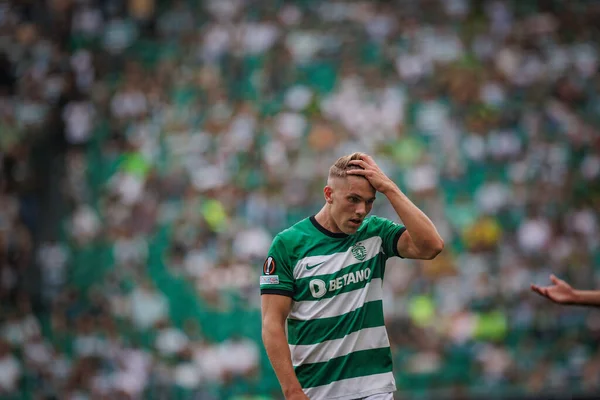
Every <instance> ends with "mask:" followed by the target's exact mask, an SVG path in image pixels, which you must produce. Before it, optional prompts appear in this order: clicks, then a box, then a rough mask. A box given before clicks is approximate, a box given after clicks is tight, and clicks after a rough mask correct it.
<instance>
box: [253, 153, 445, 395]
mask: <svg viewBox="0 0 600 400" xmlns="http://www.w3.org/2000/svg"><path fill="white" fill-rule="evenodd" d="M376 192H379V193H381V194H382V195H383V196H385V197H386V198H387V199H388V201H389V202H390V203H391V205H392V206H393V208H394V210H395V211H396V213H397V214H398V217H399V218H400V219H401V220H402V222H403V223H404V225H405V226H402V225H399V224H397V223H395V222H392V221H389V220H386V219H384V218H380V217H376V216H371V217H367V215H368V214H369V212H370V211H371V208H372V207H373V202H374V201H375V195H376ZM323 193H324V196H325V205H324V206H323V208H322V209H321V210H320V211H319V212H318V213H317V214H316V215H314V216H311V217H310V218H306V219H304V220H302V221H300V222H298V223H296V224H295V225H293V226H292V227H290V228H288V229H286V230H284V231H282V232H280V233H279V234H278V235H277V236H276V237H275V239H274V240H273V243H272V245H271V248H270V250H269V253H268V257H267V259H266V261H265V263H264V265H263V273H262V276H261V277H260V290H261V294H262V338H263V342H264V345H265V348H266V350H267V354H268V356H269V359H270V361H271V365H272V366H273V369H274V370H275V373H276V375H277V378H278V379H279V383H280V384H281V388H282V390H283V393H284V395H285V398H286V399H287V400H303V399H304V400H305V399H311V400H321V399H336V400H350V399H369V400H388V399H390V400H391V399H392V398H393V395H392V392H394V391H395V390H396V384H395V380H394V375H393V373H392V355H391V352H390V343H389V340H388V336H387V333H386V329H385V326H384V319H383V309H382V297H383V296H382V282H383V276H384V272H385V262H386V260H387V259H388V258H390V257H403V258H417V259H428V260H429V259H432V258H434V257H435V256H437V255H438V254H439V253H440V251H442V249H443V247H444V242H443V240H442V238H441V237H440V235H439V234H438V232H437V230H436V228H435V226H434V225H433V223H432V222H431V220H430V219H429V218H428V217H427V216H426V215H425V214H424V213H423V212H422V211H421V210H419V208H418V207H417V206H415V205H414V204H413V203H412V202H411V201H410V200H409V199H408V198H407V197H406V196H405V195H404V194H403V193H402V192H401V191H400V189H399V188H398V186H396V184H394V182H392V180H391V179H390V178H388V177H387V176H386V175H385V174H384V173H383V172H382V171H381V169H380V168H379V167H378V166H377V164H376V163H375V161H373V159H372V158H371V157H370V156H368V155H366V154H363V153H354V154H351V155H349V156H344V157H341V158H340V159H338V160H337V161H336V163H335V164H334V165H333V166H332V167H331V168H330V170H329V177H328V179H327V185H326V186H325V188H324V190H323ZM286 322H287V336H286Z"/></svg>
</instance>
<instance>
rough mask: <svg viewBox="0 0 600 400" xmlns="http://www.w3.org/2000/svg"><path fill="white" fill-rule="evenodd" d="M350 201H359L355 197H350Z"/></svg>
mask: <svg viewBox="0 0 600 400" xmlns="http://www.w3.org/2000/svg"><path fill="white" fill-rule="evenodd" d="M350 201H351V202H352V203H358V201H359V200H358V198H357V197H350Z"/></svg>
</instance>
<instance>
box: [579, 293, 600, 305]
mask: <svg viewBox="0 0 600 400" xmlns="http://www.w3.org/2000/svg"><path fill="white" fill-rule="evenodd" d="M575 295H576V298H577V299H576V301H575V304H579V305H583V306H596V307H598V306H600V290H576V291H575Z"/></svg>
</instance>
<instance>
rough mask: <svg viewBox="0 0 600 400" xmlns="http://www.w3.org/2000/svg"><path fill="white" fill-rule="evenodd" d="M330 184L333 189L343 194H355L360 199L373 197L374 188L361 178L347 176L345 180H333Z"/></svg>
mask: <svg viewBox="0 0 600 400" xmlns="http://www.w3.org/2000/svg"><path fill="white" fill-rule="evenodd" d="M332 183H333V185H332V186H334V187H335V189H338V190H340V191H343V192H347V193H356V194H359V195H360V196H362V197H372V196H374V195H375V188H374V187H373V186H371V183H369V181H368V180H367V179H366V178H364V177H362V176H353V175H349V176H346V177H345V178H334V180H333V182H332Z"/></svg>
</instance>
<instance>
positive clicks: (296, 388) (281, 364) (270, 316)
mask: <svg viewBox="0 0 600 400" xmlns="http://www.w3.org/2000/svg"><path fill="white" fill-rule="evenodd" d="M261 297H262V299H261V301H262V339H263V343H264V346H265V349H266V350H267V355H268V356H269V360H270V361H271V365H272V366H273V369H274V370H275V374H276V375H277V379H279V384H280V385H281V389H282V390H283V395H284V396H285V398H286V400H308V397H307V396H306V395H305V394H304V392H303V391H302V387H301V386H300V382H299V381H298V378H297V377H296V373H295V372H294V367H293V365H292V356H291V353H290V348H289V346H288V342H287V337H286V333H285V321H286V319H287V316H288V314H289V313H290V310H291V308H292V299H291V298H290V297H287V296H281V295H277V294H263V295H262V296H261Z"/></svg>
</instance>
